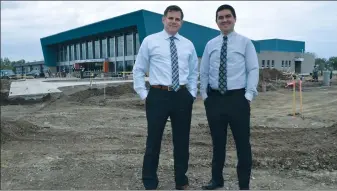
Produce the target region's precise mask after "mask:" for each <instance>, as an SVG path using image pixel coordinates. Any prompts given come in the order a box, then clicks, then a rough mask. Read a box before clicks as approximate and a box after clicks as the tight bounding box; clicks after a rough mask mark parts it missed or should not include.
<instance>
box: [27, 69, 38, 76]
mask: <svg viewBox="0 0 337 191" xmlns="http://www.w3.org/2000/svg"><path fill="white" fill-rule="evenodd" d="M26 76H32V77H34V78H37V77H39V76H40V71H39V70H32V71H30V72H28V73H27V74H26Z"/></svg>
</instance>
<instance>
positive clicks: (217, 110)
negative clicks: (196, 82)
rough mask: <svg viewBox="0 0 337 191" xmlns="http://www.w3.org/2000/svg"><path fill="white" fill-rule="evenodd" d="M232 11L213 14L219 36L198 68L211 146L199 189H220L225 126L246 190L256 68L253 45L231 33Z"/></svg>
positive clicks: (208, 46)
mask: <svg viewBox="0 0 337 191" xmlns="http://www.w3.org/2000/svg"><path fill="white" fill-rule="evenodd" d="M235 22H236V14H235V10H234V8H233V7H232V6H230V5H222V6H220V7H219V8H218V9H217V11H216V23H217V25H218V27H219V29H220V30H221V34H220V35H219V36H217V37H215V38H213V39H211V40H210V41H209V42H208V43H207V44H206V47H205V50H204V53H203V56H202V60H201V64H200V92H201V96H202V98H203V100H204V104H205V109H206V115H207V120H208V124H209V127H210V131H211V136H212V143H213V159H212V179H211V181H210V182H209V183H208V184H207V185H205V186H203V187H202V189H204V190H213V189H216V188H219V187H223V185H224V179H223V168H224V164H225V156H226V141H227V140H226V138H227V126H228V124H229V125H230V127H231V131H232V134H233V136H234V141H235V145H236V149H237V157H238V164H237V175H238V179H239V188H240V189H242V190H244V189H249V182H250V175H251V166H252V153H251V145H250V102H251V101H252V99H253V98H254V97H255V96H256V95H257V90H256V88H257V84H258V80H259V64H258V59H257V54H256V51H255V48H254V45H253V43H252V41H251V40H250V39H248V38H246V37H244V36H242V35H240V34H238V33H236V32H235V31H234V25H235Z"/></svg>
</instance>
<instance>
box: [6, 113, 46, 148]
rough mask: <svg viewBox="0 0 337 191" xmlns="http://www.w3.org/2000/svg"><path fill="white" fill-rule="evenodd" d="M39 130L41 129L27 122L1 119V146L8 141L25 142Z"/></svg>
mask: <svg viewBox="0 0 337 191" xmlns="http://www.w3.org/2000/svg"><path fill="white" fill-rule="evenodd" d="M40 129H42V128H41V127H39V126H37V125H34V124H32V123H30V122H28V121H24V120H18V121H14V120H9V119H6V118H3V117H1V144H3V143H5V142H8V141H15V140H27V139H29V137H30V136H34V133H35V132H37V131H38V130H40Z"/></svg>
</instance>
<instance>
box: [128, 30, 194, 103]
mask: <svg viewBox="0 0 337 191" xmlns="http://www.w3.org/2000/svg"><path fill="white" fill-rule="evenodd" d="M174 36H175V37H176V38H175V40H174V42H175V44H176V47H177V54H178V64H179V84H180V85H186V86H187V88H188V91H189V92H190V93H191V94H192V96H193V97H196V94H197V80H198V56H197V53H196V51H195V48H194V45H193V43H192V42H191V41H190V40H188V39H186V38H184V37H183V36H181V35H179V34H178V33H177V34H176V35H174ZM170 37H171V35H169V34H168V33H167V32H166V31H165V30H163V31H161V32H158V33H155V34H152V35H149V36H147V37H146V38H145V39H144V40H143V42H142V44H141V46H140V48H139V51H138V55H137V58H136V62H135V65H134V66H133V79H134V80H133V81H134V82H133V83H134V89H135V91H136V92H137V93H138V94H139V96H140V97H141V99H142V100H144V99H145V98H146V97H147V94H148V90H147V89H146V87H145V73H148V74H149V83H150V85H164V86H171V85H172V63H171V51H170Z"/></svg>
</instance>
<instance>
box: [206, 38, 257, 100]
mask: <svg viewBox="0 0 337 191" xmlns="http://www.w3.org/2000/svg"><path fill="white" fill-rule="evenodd" d="M223 36H224V35H223V34H220V35H219V36H217V37H215V38H213V39H211V40H210V41H209V42H208V43H207V44H206V47H205V50H204V53H203V56H202V59H201V64H200V93H201V96H202V98H203V100H205V99H206V98H207V85H208V84H209V85H210V87H211V88H212V89H219V87H218V86H219V66H220V53H221V46H222V43H223ZM227 37H228V41H227V89H228V90H233V89H241V88H245V89H246V93H245V97H246V99H247V100H249V101H252V99H253V98H254V97H255V96H256V95H257V94H258V93H257V89H256V88H257V84H258V81H259V63H258V58H257V54H256V50H255V47H254V45H253V43H252V41H251V40H250V39H248V38H246V37H244V36H242V35H240V34H238V33H236V32H231V33H230V34H229V35H227Z"/></svg>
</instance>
